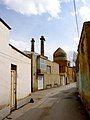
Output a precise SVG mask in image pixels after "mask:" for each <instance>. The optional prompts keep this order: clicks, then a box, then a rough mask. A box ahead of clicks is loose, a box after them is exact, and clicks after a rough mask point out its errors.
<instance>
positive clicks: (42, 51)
mask: <svg viewBox="0 0 90 120" xmlns="http://www.w3.org/2000/svg"><path fill="white" fill-rule="evenodd" d="M40 40H41V55H42V56H44V41H45V38H44V36H41V38H40Z"/></svg>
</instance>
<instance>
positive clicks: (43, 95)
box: [5, 83, 90, 120]
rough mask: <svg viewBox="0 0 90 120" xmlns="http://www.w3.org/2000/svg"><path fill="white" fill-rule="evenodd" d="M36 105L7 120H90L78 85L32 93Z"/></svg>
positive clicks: (24, 108)
mask: <svg viewBox="0 0 90 120" xmlns="http://www.w3.org/2000/svg"><path fill="white" fill-rule="evenodd" d="M31 97H32V98H33V99H34V103H29V104H27V105H26V106H24V107H22V108H20V109H19V110H16V111H14V112H12V114H11V115H9V116H8V117H7V118H5V120H8V119H12V120H90V118H89V116H88V114H87V112H86V111H85V109H84V107H83V105H82V103H81V101H80V99H79V97H78V94H77V87H76V84H75V83H73V84H70V85H65V86H61V87H58V88H52V89H47V90H43V91H38V92H35V93H32V95H31Z"/></svg>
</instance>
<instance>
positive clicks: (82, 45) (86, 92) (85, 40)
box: [76, 22, 90, 110]
mask: <svg viewBox="0 0 90 120" xmlns="http://www.w3.org/2000/svg"><path fill="white" fill-rule="evenodd" d="M76 65H77V69H76V70H77V71H76V72H77V83H78V90H79V94H80V97H81V99H82V101H83V103H84V105H85V106H86V109H87V110H90V22H85V23H84V24H83V28H82V32H81V37H80V41H79V45H78V56H77V60H76Z"/></svg>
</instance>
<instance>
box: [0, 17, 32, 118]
mask: <svg viewBox="0 0 90 120" xmlns="http://www.w3.org/2000/svg"><path fill="white" fill-rule="evenodd" d="M10 30H11V28H10V27H9V26H8V25H7V24H6V22H4V21H3V20H2V19H1V18H0V119H2V118H4V117H5V116H7V115H8V114H9V113H10V111H12V110H14V109H17V108H19V107H21V106H22V105H24V104H26V103H27V102H29V100H30V94H31V59H30V58H29V57H28V56H27V55H26V54H24V53H23V52H21V51H20V50H18V49H17V48H15V47H14V46H12V45H11V44H9V31H10Z"/></svg>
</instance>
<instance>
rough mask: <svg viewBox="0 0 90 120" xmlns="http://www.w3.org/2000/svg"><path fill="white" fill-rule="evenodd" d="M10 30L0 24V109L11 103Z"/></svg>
mask: <svg viewBox="0 0 90 120" xmlns="http://www.w3.org/2000/svg"><path fill="white" fill-rule="evenodd" d="M8 44H9V29H8V28H7V27H6V26H5V25H3V23H2V22H0V109H1V108H3V107H4V106H7V105H9V103H10V62H9V58H10V57H9V45H8Z"/></svg>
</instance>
